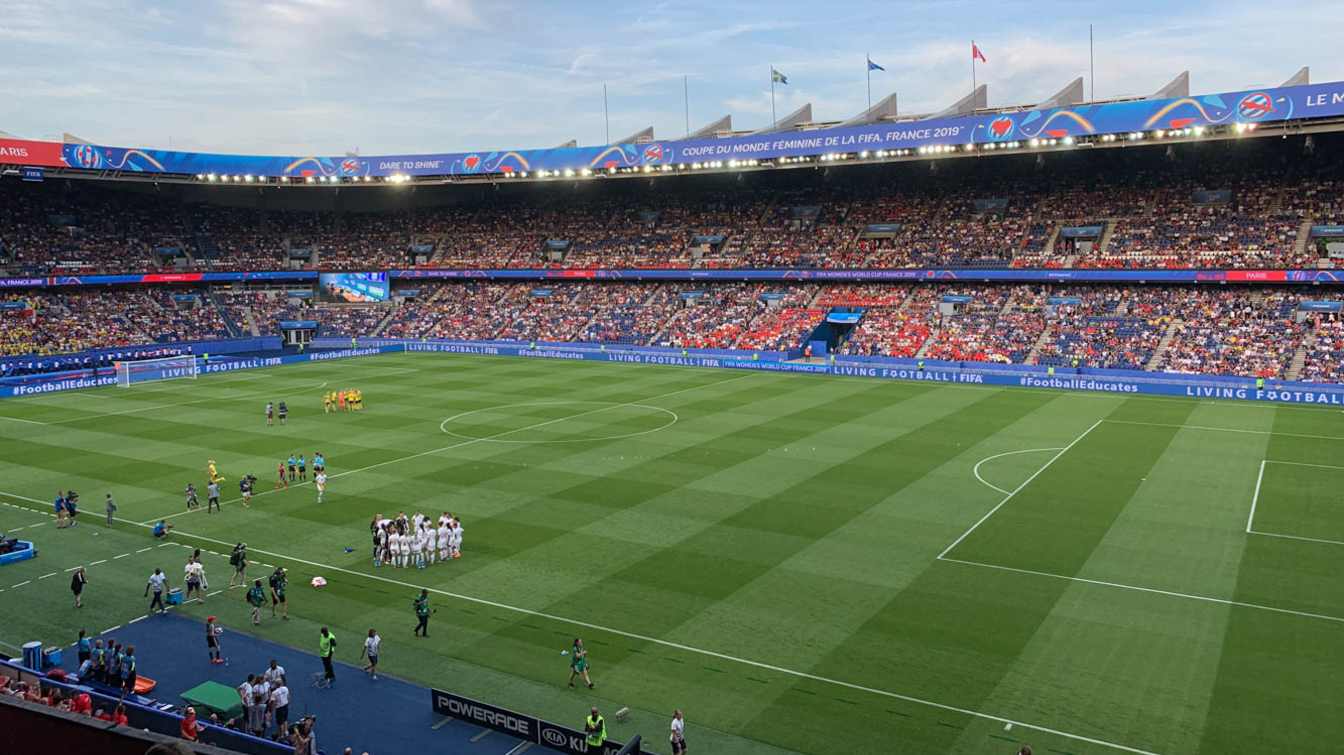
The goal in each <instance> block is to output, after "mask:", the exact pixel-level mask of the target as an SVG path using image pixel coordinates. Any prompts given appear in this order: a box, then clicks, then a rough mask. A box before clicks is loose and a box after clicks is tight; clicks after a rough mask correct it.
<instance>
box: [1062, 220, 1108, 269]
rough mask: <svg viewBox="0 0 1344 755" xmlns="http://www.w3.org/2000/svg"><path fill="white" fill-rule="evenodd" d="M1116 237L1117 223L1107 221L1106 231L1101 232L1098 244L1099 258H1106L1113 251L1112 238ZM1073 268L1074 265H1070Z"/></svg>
mask: <svg viewBox="0 0 1344 755" xmlns="http://www.w3.org/2000/svg"><path fill="white" fill-rule="evenodd" d="M1114 235H1115V221H1114V220H1107V221H1106V229H1105V230H1103V231H1102V232H1101V240H1100V241H1098V242H1097V254H1098V256H1105V255H1106V253H1107V252H1108V251H1110V249H1111V237H1112V236H1114ZM1070 266H1072V263H1070Z"/></svg>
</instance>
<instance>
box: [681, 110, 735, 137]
mask: <svg viewBox="0 0 1344 755" xmlns="http://www.w3.org/2000/svg"><path fill="white" fill-rule="evenodd" d="M732 130H733V116H731V115H725V116H723V117H722V118H720V119H718V120H716V121H712V122H710V123H707V124H705V125H704V126H701V127H700V128H698V129H696V130H694V131H692V132H691V133H689V134H687V135H686V138H687V139H709V138H711V137H715V136H722V135H723V134H726V133H729V132H731V131H732Z"/></svg>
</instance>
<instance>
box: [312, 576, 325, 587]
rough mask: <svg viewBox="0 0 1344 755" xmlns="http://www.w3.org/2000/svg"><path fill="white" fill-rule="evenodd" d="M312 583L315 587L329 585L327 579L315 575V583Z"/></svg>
mask: <svg viewBox="0 0 1344 755" xmlns="http://www.w3.org/2000/svg"><path fill="white" fill-rule="evenodd" d="M312 584H313V587H326V586H327V580H325V579H323V578H322V577H313V583H312Z"/></svg>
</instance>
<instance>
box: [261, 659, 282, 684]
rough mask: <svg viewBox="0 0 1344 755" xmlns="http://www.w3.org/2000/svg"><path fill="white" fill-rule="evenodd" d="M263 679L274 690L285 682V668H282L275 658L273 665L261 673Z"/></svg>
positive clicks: (272, 661)
mask: <svg viewBox="0 0 1344 755" xmlns="http://www.w3.org/2000/svg"><path fill="white" fill-rule="evenodd" d="M261 678H262V679H265V680H266V683H267V684H269V685H271V688H272V689H274V688H275V686H276V685H278V684H279V683H280V682H283V681H284V680H285V667H284V666H281V665H280V664H279V663H278V662H277V661H276V660H275V659H274V658H272V659H271V665H270V666H268V667H267V668H266V670H265V671H263V672H262V673H261Z"/></svg>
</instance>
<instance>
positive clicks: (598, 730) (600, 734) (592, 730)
mask: <svg viewBox="0 0 1344 755" xmlns="http://www.w3.org/2000/svg"><path fill="white" fill-rule="evenodd" d="M589 686H591V685H589ZM583 731H584V733H585V734H587V735H588V747H589V751H590V752H591V751H592V748H594V747H598V748H600V747H602V745H604V744H606V742H607V720H606V719H605V718H603V717H602V714H601V713H598V712H597V707H596V706H594V707H593V710H592V712H591V713H589V714H588V718H586V719H585V720H584V722H583ZM598 752H601V750H598Z"/></svg>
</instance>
